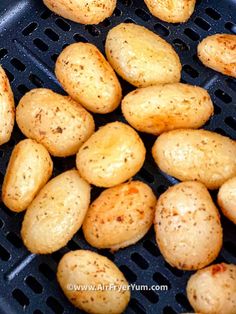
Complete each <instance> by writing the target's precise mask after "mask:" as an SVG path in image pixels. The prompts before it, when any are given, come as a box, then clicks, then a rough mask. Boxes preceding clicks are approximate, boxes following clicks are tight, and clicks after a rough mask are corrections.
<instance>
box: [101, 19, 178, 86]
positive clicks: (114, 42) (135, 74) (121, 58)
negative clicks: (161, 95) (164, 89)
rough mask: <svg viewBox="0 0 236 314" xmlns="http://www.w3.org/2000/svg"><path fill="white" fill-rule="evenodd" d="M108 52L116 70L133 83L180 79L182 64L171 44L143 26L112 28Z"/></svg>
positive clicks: (164, 81) (141, 83) (146, 84)
mask: <svg viewBox="0 0 236 314" xmlns="http://www.w3.org/2000/svg"><path fill="white" fill-rule="evenodd" d="M106 55H107V58H108V61H109V62H110V64H111V65H112V67H113V69H115V71H116V72H117V73H118V74H119V75H120V76H121V77H123V79H125V80H126V81H128V82H129V83H131V84H132V85H134V86H137V87H146V86H150V85H154V84H158V83H175V82H179V80H180V75H181V73H180V72H181V64H180V60H179V57H178V55H177V54H176V52H175V51H174V49H173V48H172V46H171V45H170V44H169V43H167V42H166V41H165V40H164V39H162V38H161V37H160V36H158V35H156V34H155V33H153V32H151V31H150V30H148V29H147V28H145V27H143V26H140V25H136V24H132V23H122V24H120V25H118V26H116V27H114V28H112V29H111V30H110V31H109V33H108V36H107V39H106Z"/></svg>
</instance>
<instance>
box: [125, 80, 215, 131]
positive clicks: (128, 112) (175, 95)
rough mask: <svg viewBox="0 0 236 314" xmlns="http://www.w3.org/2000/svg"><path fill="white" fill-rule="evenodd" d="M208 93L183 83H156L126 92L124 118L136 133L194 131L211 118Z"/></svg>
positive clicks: (211, 111) (211, 109)
mask: <svg viewBox="0 0 236 314" xmlns="http://www.w3.org/2000/svg"><path fill="white" fill-rule="evenodd" d="M213 111H214V106H213V103H212V101H211V98H210V95H209V94H208V92H207V91H206V90H205V89H203V88H201V87H198V86H191V85H188V84H182V83H171V84H158V85H154V86H149V87H144V88H140V89H137V90H135V91H133V92H131V93H129V94H128V95H127V96H126V97H125V98H124V99H123V101H122V112H123V115H124V117H125V119H126V120H127V121H128V122H129V124H130V125H131V126H132V127H134V128H135V129H136V130H138V131H141V132H146V133H151V134H154V135H159V134H161V133H163V132H166V131H170V130H174V129H181V128H193V129H195V128H196V129H197V128H199V127H201V126H203V125H204V124H205V123H206V122H207V120H208V119H209V118H210V117H211V116H212V115H213Z"/></svg>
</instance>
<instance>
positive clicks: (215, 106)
mask: <svg viewBox="0 0 236 314" xmlns="http://www.w3.org/2000/svg"><path fill="white" fill-rule="evenodd" d="M221 111H222V110H221V108H220V107H219V106H218V105H217V104H215V103H214V114H220V113H221Z"/></svg>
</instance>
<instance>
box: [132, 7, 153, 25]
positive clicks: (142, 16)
mask: <svg viewBox="0 0 236 314" xmlns="http://www.w3.org/2000/svg"><path fill="white" fill-rule="evenodd" d="M135 14H136V15H137V16H138V17H140V19H142V20H143V21H144V22H147V21H149V20H150V15H149V14H148V13H147V12H145V11H144V10H143V9H137V10H135Z"/></svg>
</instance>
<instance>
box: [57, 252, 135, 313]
mask: <svg viewBox="0 0 236 314" xmlns="http://www.w3.org/2000/svg"><path fill="white" fill-rule="evenodd" d="M57 279H58V282H59V284H60V286H61V288H62V290H63V292H64V293H65V295H66V297H67V298H68V299H69V300H70V302H71V303H72V304H73V305H74V306H76V307H78V308H80V309H81V310H83V311H85V312H87V313H94V314H119V313H123V311H124V310H125V308H126V306H127V304H128V303H129V300H130V291H129V285H128V282H127V281H126V279H125V277H124V275H123V274H122V272H121V271H120V270H119V269H118V267H117V266H116V265H115V264H114V263H113V262H111V261H110V260H109V259H108V258H106V257H105V256H102V255H99V254H97V253H95V252H91V251H86V250H77V251H73V252H69V253H67V254H65V255H64V256H63V257H62V259H61V261H60V262H59V265H58V270H57Z"/></svg>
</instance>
